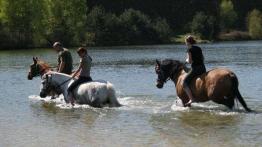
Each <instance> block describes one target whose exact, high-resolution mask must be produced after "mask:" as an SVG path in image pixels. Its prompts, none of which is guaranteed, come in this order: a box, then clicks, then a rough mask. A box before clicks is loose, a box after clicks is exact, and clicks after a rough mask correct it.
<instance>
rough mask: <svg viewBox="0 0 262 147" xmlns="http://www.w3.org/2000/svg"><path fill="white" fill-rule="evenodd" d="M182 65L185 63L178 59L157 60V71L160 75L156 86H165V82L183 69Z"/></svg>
mask: <svg viewBox="0 0 262 147" xmlns="http://www.w3.org/2000/svg"><path fill="white" fill-rule="evenodd" d="M182 65H183V64H182V63H181V62H179V61H176V60H170V59H166V60H163V61H159V60H156V65H155V71H156V74H157V75H158V77H157V81H156V87H157V88H163V86H164V83H166V82H167V81H168V80H169V79H173V78H174V76H175V75H177V73H178V72H179V71H180V69H182V68H181V67H182Z"/></svg>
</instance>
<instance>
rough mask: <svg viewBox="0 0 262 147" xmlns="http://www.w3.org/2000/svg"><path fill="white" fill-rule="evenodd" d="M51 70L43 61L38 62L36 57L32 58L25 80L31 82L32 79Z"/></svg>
mask: <svg viewBox="0 0 262 147" xmlns="http://www.w3.org/2000/svg"><path fill="white" fill-rule="evenodd" d="M50 70H51V67H50V66H49V65H48V64H47V63H46V62H44V61H42V60H38V58H37V57H33V64H31V65H30V68H29V71H28V75H27V78H28V80H32V79H33V77H36V76H41V77H42V76H43V75H44V74H45V73H47V72H48V71H50Z"/></svg>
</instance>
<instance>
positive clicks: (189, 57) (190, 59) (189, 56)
mask: <svg viewBox="0 0 262 147" xmlns="http://www.w3.org/2000/svg"><path fill="white" fill-rule="evenodd" d="M186 62H187V63H190V64H191V63H192V55H191V53H190V52H187V59H186Z"/></svg>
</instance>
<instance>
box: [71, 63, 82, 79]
mask: <svg viewBox="0 0 262 147" xmlns="http://www.w3.org/2000/svg"><path fill="white" fill-rule="evenodd" d="M82 66H83V64H82V62H80V64H79V66H78V68H77V70H76V71H75V73H74V74H73V75H72V78H74V77H75V76H76V75H77V74H78V73H79V72H80V71H81V69H82Z"/></svg>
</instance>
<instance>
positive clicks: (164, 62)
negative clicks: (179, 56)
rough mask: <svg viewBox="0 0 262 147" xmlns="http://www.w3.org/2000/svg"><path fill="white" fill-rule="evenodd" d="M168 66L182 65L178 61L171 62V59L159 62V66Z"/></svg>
mask: <svg viewBox="0 0 262 147" xmlns="http://www.w3.org/2000/svg"><path fill="white" fill-rule="evenodd" d="M169 64H173V65H183V63H182V62H181V61H179V60H173V59H165V60H163V61H162V62H161V65H169Z"/></svg>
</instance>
